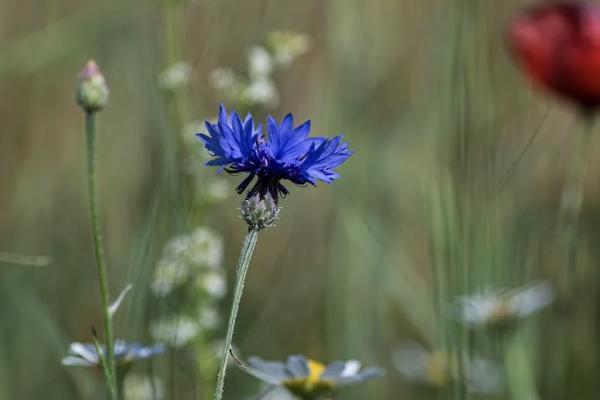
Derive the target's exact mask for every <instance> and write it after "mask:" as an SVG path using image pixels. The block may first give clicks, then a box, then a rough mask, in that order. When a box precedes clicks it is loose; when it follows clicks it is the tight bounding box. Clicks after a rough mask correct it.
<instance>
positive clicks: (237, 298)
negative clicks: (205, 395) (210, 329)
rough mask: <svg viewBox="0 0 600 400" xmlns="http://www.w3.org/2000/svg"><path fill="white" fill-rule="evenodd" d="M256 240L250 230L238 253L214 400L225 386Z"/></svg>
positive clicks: (252, 231)
mask: <svg viewBox="0 0 600 400" xmlns="http://www.w3.org/2000/svg"><path fill="white" fill-rule="evenodd" d="M257 239H258V230H256V229H250V230H249V231H248V233H247V234H246V237H245V238H244V244H243V245H242V250H241V253H240V259H239V261H238V264H237V267H236V280H235V288H234V291H233V303H232V304H231V311H230V313H229V323H228V324H227V334H226V335H225V344H224V346H223V357H222V359H221V368H220V369H219V376H218V378H217V388H216V390H215V400H221V399H222V398H223V388H224V386H225V374H226V373H227V361H228V360H229V349H230V348H231V342H232V340H233V331H234V330H235V321H236V320H237V315H238V311H239V309H240V302H241V300H242V293H243V292H244V283H245V281H246V274H247V273H248V268H249V267H250V260H251V259H252V253H253V252H254V247H255V246H256V241H257Z"/></svg>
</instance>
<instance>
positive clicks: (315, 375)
mask: <svg viewBox="0 0 600 400" xmlns="http://www.w3.org/2000/svg"><path fill="white" fill-rule="evenodd" d="M325 369H326V367H325V365H323V364H321V363H320V362H317V361H314V360H308V376H307V377H306V378H301V379H288V380H286V381H284V382H283V386H285V387H286V388H287V389H288V390H289V391H290V392H292V393H294V394H295V395H297V396H299V397H300V398H302V399H314V398H317V396H320V395H322V394H325V393H329V392H331V390H333V389H334V384H333V382H330V381H324V380H321V376H323V373H324V372H325Z"/></svg>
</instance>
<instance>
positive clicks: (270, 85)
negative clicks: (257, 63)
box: [245, 79, 279, 107]
mask: <svg viewBox="0 0 600 400" xmlns="http://www.w3.org/2000/svg"><path fill="white" fill-rule="evenodd" d="M245 93H246V97H247V98H248V100H249V101H250V102H252V103H254V104H261V105H264V106H269V107H272V106H275V105H277V103H279V94H278V93H277V88H276V87H275V83H274V82H273V81H272V80H270V79H257V80H252V81H250V83H249V84H248V86H247V87H246V90H245Z"/></svg>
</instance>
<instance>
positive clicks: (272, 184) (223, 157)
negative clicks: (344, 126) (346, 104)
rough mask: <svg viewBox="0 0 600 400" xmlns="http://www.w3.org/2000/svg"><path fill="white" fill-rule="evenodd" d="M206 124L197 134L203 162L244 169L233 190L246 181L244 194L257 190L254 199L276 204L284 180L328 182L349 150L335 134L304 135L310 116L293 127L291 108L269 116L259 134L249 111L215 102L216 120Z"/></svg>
mask: <svg viewBox="0 0 600 400" xmlns="http://www.w3.org/2000/svg"><path fill="white" fill-rule="evenodd" d="M206 129H207V130H208V134H203V133H199V134H197V137H198V139H200V141H202V143H204V146H205V147H206V149H207V150H208V151H209V152H210V153H211V155H212V156H213V157H214V158H213V159H212V160H210V161H208V163H207V165H208V166H216V167H219V168H220V169H222V170H225V171H226V172H228V173H230V174H237V173H243V174H246V177H245V178H244V179H243V180H242V182H241V183H240V184H239V185H238V187H237V189H236V190H237V192H238V193H240V194H241V193H243V192H245V191H246V189H248V187H250V190H248V192H247V195H246V199H251V198H253V197H255V196H257V203H258V202H259V201H263V200H265V199H269V198H270V199H272V201H273V204H274V205H275V206H277V205H278V202H279V198H280V196H285V195H287V194H288V193H289V191H288V189H287V188H286V187H285V186H284V185H283V183H282V182H284V181H289V182H292V183H294V184H296V185H307V184H310V185H313V186H316V184H317V182H318V181H322V182H325V183H332V182H333V181H335V180H337V179H338V178H339V177H340V175H339V174H338V173H337V172H336V168H337V167H338V166H340V165H341V164H342V163H343V162H344V161H346V160H347V159H348V157H350V156H351V155H352V151H350V150H349V149H348V144H347V143H345V142H343V141H342V137H341V136H336V137H334V138H332V139H329V138H325V137H318V136H317V137H309V133H310V121H306V122H304V123H303V124H301V125H300V126H296V127H294V118H293V116H292V114H287V115H286V116H285V117H284V118H283V120H282V121H281V123H278V122H277V121H276V120H275V119H274V118H273V117H271V116H269V117H268V118H267V135H263V132H262V127H261V125H258V126H255V124H254V120H253V118H252V116H251V115H250V114H248V115H247V116H246V118H245V119H244V120H242V119H241V118H240V116H239V115H238V114H237V113H236V112H235V111H234V112H231V113H228V112H227V110H226V108H225V106H223V105H221V106H220V107H219V118H218V122H217V123H215V124H213V123H210V122H209V121H206ZM253 182H254V183H253ZM252 183H253V184H252ZM251 184H252V186H250V185H251ZM268 201H270V200H268ZM272 214H273V213H270V215H271V216H272V217H274V216H273V215H272Z"/></svg>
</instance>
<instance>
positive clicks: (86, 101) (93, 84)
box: [75, 60, 109, 113]
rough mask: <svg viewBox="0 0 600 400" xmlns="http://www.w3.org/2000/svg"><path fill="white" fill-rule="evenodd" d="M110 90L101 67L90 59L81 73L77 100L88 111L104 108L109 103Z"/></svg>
mask: <svg viewBox="0 0 600 400" xmlns="http://www.w3.org/2000/svg"><path fill="white" fill-rule="evenodd" d="M108 95H109V90H108V86H107V85H106V79H105V78H104V75H102V72H101V71H100V67H98V64H96V62H95V61H94V60H89V61H88V62H87V63H86V64H85V67H84V68H83V70H82V71H81V72H80V73H79V79H78V81H77V90H76V92H75V100H76V101H77V104H79V106H80V107H81V108H83V109H84V110H85V111H86V112H88V113H91V112H96V111H100V110H102V109H103V108H104V107H105V106H106V104H107V103H108Z"/></svg>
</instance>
